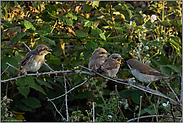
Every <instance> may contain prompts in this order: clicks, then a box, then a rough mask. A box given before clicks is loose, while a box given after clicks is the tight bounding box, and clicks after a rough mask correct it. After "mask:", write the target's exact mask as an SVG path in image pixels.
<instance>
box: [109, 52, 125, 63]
mask: <svg viewBox="0 0 183 123" xmlns="http://www.w3.org/2000/svg"><path fill="white" fill-rule="evenodd" d="M109 58H111V59H114V60H115V61H117V62H118V63H120V64H121V60H122V59H123V58H122V57H121V55H120V54H117V53H113V54H112V55H110V56H109Z"/></svg>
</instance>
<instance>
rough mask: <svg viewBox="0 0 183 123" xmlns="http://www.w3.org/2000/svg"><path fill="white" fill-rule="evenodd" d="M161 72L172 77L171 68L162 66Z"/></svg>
mask: <svg viewBox="0 0 183 123" xmlns="http://www.w3.org/2000/svg"><path fill="white" fill-rule="evenodd" d="M160 70H161V72H162V73H163V74H167V75H170V72H171V70H170V68H168V67H164V66H161V67H160Z"/></svg>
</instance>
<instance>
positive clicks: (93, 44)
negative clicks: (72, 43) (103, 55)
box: [86, 41, 98, 49]
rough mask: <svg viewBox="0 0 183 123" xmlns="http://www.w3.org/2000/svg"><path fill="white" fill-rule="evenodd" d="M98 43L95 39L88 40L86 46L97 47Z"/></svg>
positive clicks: (89, 47) (88, 47)
mask: <svg viewBox="0 0 183 123" xmlns="http://www.w3.org/2000/svg"><path fill="white" fill-rule="evenodd" d="M97 47H98V45H97V44H96V42H94V41H87V44H86V48H87V49H96V48H97Z"/></svg>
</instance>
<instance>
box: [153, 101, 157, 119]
mask: <svg viewBox="0 0 183 123" xmlns="http://www.w3.org/2000/svg"><path fill="white" fill-rule="evenodd" d="M153 106H154V110H155V113H156V122H158V113H157V111H156V106H155V105H154V104H153Z"/></svg>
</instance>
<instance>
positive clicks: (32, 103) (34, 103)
mask: <svg viewBox="0 0 183 123" xmlns="http://www.w3.org/2000/svg"><path fill="white" fill-rule="evenodd" d="M20 101H21V102H22V103H24V104H25V105H27V106H29V107H31V108H38V107H41V103H40V101H39V100H38V99H36V98H34V97H27V98H23V99H21V100H20Z"/></svg>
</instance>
